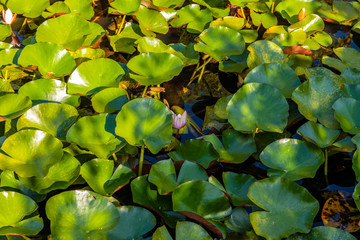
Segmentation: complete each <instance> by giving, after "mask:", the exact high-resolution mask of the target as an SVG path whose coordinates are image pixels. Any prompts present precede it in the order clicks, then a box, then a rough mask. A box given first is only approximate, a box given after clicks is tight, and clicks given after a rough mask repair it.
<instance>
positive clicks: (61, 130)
mask: <svg viewBox="0 0 360 240" xmlns="http://www.w3.org/2000/svg"><path fill="white" fill-rule="evenodd" d="M78 116H79V114H78V112H77V110H76V108H75V107H73V106H71V105H68V104H59V103H40V104H38V105H35V106H34V107H32V108H30V109H29V110H27V111H26V112H25V113H24V114H23V115H22V116H21V117H20V118H19V119H18V121H17V129H18V130H21V129H24V128H25V129H26V128H30V129H39V130H42V131H45V132H47V133H50V134H51V135H53V136H54V137H57V138H59V139H63V140H64V139H65V137H66V132H67V130H68V129H69V128H70V126H71V125H72V124H73V123H75V121H76V119H77V118H78Z"/></svg>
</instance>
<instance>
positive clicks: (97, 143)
mask: <svg viewBox="0 0 360 240" xmlns="http://www.w3.org/2000/svg"><path fill="white" fill-rule="evenodd" d="M115 125H116V123H115V115H111V114H99V115H94V116H86V117H82V118H80V119H79V120H78V121H77V122H76V123H75V124H74V125H72V127H71V128H70V129H69V130H68V132H67V135H66V140H67V141H68V142H70V143H76V144H78V145H79V146H80V147H83V148H87V149H89V150H90V151H91V152H93V153H94V154H95V155H96V156H98V157H99V158H105V159H107V158H108V157H109V156H110V155H111V154H113V153H115V152H117V151H119V150H120V149H121V148H122V147H124V145H125V144H126V142H125V141H123V140H120V139H118V138H117V137H116V136H115V132H114V130H115Z"/></svg>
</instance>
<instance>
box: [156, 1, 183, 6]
mask: <svg viewBox="0 0 360 240" xmlns="http://www.w3.org/2000/svg"><path fill="white" fill-rule="evenodd" d="M152 2H153V3H154V5H155V6H158V7H164V8H174V7H176V6H181V5H183V3H184V2H185V0H171V1H169V0H153V1H152Z"/></svg>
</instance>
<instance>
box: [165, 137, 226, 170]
mask: <svg viewBox="0 0 360 240" xmlns="http://www.w3.org/2000/svg"><path fill="white" fill-rule="evenodd" d="M169 156H170V157H171V158H172V159H174V160H175V161H181V160H189V161H193V162H196V163H198V164H200V165H201V166H203V167H204V168H205V169H206V168H208V167H209V165H210V163H211V162H212V161H214V160H217V158H218V157H219V155H218V153H217V152H216V150H215V149H214V147H213V145H212V144H211V143H210V142H207V141H204V140H201V139H190V140H187V141H185V142H183V143H181V144H180V145H179V146H178V147H177V148H176V150H175V151H174V152H170V153H169Z"/></svg>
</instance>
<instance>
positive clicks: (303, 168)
mask: <svg viewBox="0 0 360 240" xmlns="http://www.w3.org/2000/svg"><path fill="white" fill-rule="evenodd" d="M260 160H261V162H262V163H263V164H264V165H265V166H268V167H269V168H271V169H269V170H268V173H267V174H268V176H270V177H272V176H283V177H286V178H289V179H291V180H293V181H296V180H299V179H302V178H306V177H309V178H313V177H314V176H315V174H316V172H317V170H318V168H319V167H320V166H321V165H322V164H323V163H324V161H325V157H324V153H323V152H322V151H321V149H320V148H318V147H316V146H315V145H313V144H311V143H308V142H304V141H301V140H298V139H290V138H283V139H280V140H277V141H275V142H273V143H271V144H269V145H268V146H267V147H266V148H265V149H264V150H263V151H262V153H261V154H260Z"/></svg>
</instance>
